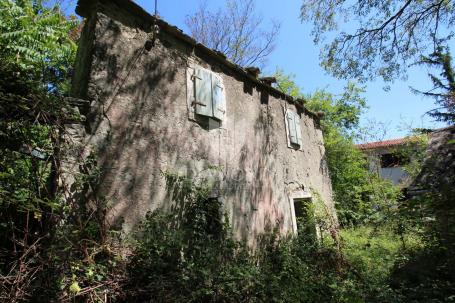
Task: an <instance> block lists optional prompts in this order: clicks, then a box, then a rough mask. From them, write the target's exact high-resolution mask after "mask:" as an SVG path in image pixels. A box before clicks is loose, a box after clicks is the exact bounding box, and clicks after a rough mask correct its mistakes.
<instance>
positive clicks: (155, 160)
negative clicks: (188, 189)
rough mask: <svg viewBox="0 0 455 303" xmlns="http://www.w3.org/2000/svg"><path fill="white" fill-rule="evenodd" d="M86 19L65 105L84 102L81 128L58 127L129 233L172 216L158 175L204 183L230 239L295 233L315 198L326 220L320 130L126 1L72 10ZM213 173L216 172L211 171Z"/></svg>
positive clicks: (249, 76) (300, 111) (277, 96)
mask: <svg viewBox="0 0 455 303" xmlns="http://www.w3.org/2000/svg"><path fill="white" fill-rule="evenodd" d="M76 11H77V13H78V14H79V15H81V16H83V17H84V18H86V19H85V27H84V29H83V31H82V36H81V39H80V42H79V49H78V55H77V60H76V67H75V73H74V78H73V87H72V95H73V97H75V98H79V99H84V100H88V101H89V102H90V109H88V112H87V113H86V116H87V123H86V125H84V126H80V125H76V124H73V125H67V130H68V132H69V134H70V135H69V138H68V140H71V144H72V145H71V148H70V150H69V151H68V154H67V157H68V158H67V161H66V163H65V164H64V169H65V171H66V180H65V182H67V183H71V182H72V181H71V180H72V179H74V174H75V173H77V171H78V170H79V166H78V164H77V162H76V161H71V159H86V158H87V157H88V155H89V154H94V155H95V159H96V162H97V164H98V166H99V167H100V168H101V171H102V174H101V176H100V186H99V188H98V189H97V190H96V191H97V195H98V196H102V197H106V200H107V203H108V205H111V208H110V210H109V213H108V217H109V220H110V222H111V223H113V224H116V223H117V224H120V223H122V226H123V229H124V230H125V231H129V230H131V229H132V228H134V226H135V225H136V224H137V223H138V222H139V221H140V220H141V219H143V218H144V215H145V213H146V212H147V211H149V210H153V209H158V208H161V209H165V210H169V211H172V210H171V208H172V204H171V203H170V200H171V197H170V193H169V191H168V190H167V188H166V184H165V180H164V178H163V177H162V175H161V172H162V171H174V172H178V173H180V174H185V175H187V176H189V177H204V178H208V179H209V180H210V181H211V182H213V183H214V184H215V189H214V191H213V198H215V199H218V200H219V201H221V202H222V205H223V210H224V211H225V212H226V213H227V214H228V216H229V219H230V222H231V225H232V228H233V231H234V233H235V235H236V237H238V238H243V239H248V240H249V241H250V243H251V242H254V239H256V236H257V235H258V234H260V233H262V232H263V231H265V230H267V229H271V228H275V227H276V228H278V230H279V231H280V232H281V233H283V234H286V233H290V232H293V231H296V230H297V221H298V220H297V219H296V212H297V215H298V213H305V212H303V211H300V210H301V209H302V203H303V204H305V203H311V202H312V199H313V200H314V199H315V193H317V196H318V197H319V196H320V197H321V198H322V200H323V201H324V203H325V204H326V207H325V208H326V209H328V210H329V211H330V213H331V216H333V217H334V218H335V222H336V214H335V211H334V205H333V202H332V189H331V184H330V178H329V174H328V170H327V165H326V161H325V149H324V144H323V137H322V131H321V128H320V125H319V118H318V116H317V115H315V114H314V113H312V112H310V111H309V110H307V109H306V108H305V107H304V106H303V102H302V101H301V100H294V99H293V98H292V97H290V96H288V95H286V94H283V93H282V92H280V91H278V90H277V89H275V88H273V87H272V86H271V85H270V80H271V79H270V78H262V79H261V78H257V73H255V72H251V70H252V69H242V68H241V67H239V66H237V65H235V64H233V63H231V62H229V61H228V60H226V58H225V57H224V56H223V55H222V54H221V53H219V52H216V51H213V50H211V49H208V48H207V47H205V46H204V45H201V44H199V43H197V42H196V41H195V40H193V39H192V38H190V37H189V36H187V35H185V34H183V33H182V32H181V31H180V30H179V29H178V28H176V27H173V26H171V25H169V24H167V23H166V22H164V21H162V20H160V19H155V18H154V17H153V16H151V15H149V14H148V13H146V12H145V11H144V10H142V9H141V8H140V7H139V6H137V5H136V4H135V3H134V2H132V1H127V0H123V1H121V0H113V1H108V0H99V1H94V0H91V1H88V0H80V1H79V2H78V6H77V10H76ZM213 166H216V167H217V168H218V169H216V170H215V171H213V170H211V169H210V168H211V167H213Z"/></svg>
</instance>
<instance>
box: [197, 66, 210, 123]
mask: <svg viewBox="0 0 455 303" xmlns="http://www.w3.org/2000/svg"><path fill="white" fill-rule="evenodd" d="M193 79H194V86H195V100H194V106H195V110H196V114H199V115H204V116H209V117H211V116H212V114H213V111H212V80H211V74H210V72H209V71H206V70H204V69H201V68H197V69H196V70H195V73H194V77H193Z"/></svg>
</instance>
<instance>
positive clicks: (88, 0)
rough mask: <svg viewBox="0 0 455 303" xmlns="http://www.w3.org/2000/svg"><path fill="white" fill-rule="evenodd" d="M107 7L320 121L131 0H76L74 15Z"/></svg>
mask: <svg viewBox="0 0 455 303" xmlns="http://www.w3.org/2000/svg"><path fill="white" fill-rule="evenodd" d="M107 5H111V6H116V7H118V8H120V9H123V10H125V11H126V12H127V13H128V14H129V15H131V16H132V17H134V18H137V19H140V20H141V22H138V23H137V24H136V26H137V27H140V28H142V29H143V30H144V31H146V32H151V31H152V26H153V25H155V24H156V25H158V26H159V28H160V29H161V30H163V31H165V32H166V33H168V34H170V35H172V36H173V37H175V38H176V39H179V40H181V41H184V42H185V43H188V44H190V45H191V46H192V47H194V48H195V49H197V50H199V51H201V52H202V53H204V54H205V55H208V56H209V57H210V58H212V59H214V60H215V61H216V62H218V63H220V64H222V65H224V66H225V67H227V68H229V69H230V70H232V71H234V72H235V73H237V74H238V75H240V76H242V77H243V78H244V79H245V80H248V81H249V82H252V83H254V84H255V85H256V86H257V87H259V88H260V89H262V90H265V91H267V92H269V93H270V94H272V95H274V96H277V97H279V98H281V99H283V100H285V101H287V102H289V103H292V104H294V105H295V106H296V107H298V108H300V109H301V110H303V111H304V112H305V113H307V114H309V115H310V116H312V118H313V119H316V120H317V121H320V119H321V116H320V115H318V113H315V112H313V111H311V110H309V109H308V108H306V107H305V106H304V103H305V102H306V100H304V99H303V98H294V97H292V96H290V95H288V94H285V93H283V92H282V91H280V90H278V89H277V88H275V87H273V86H270V85H268V84H266V83H263V82H262V81H260V80H259V79H257V78H255V77H253V76H252V75H251V74H249V73H248V72H247V71H246V70H245V69H243V68H242V67H241V66H239V65H237V64H235V63H233V62H231V61H229V60H228V59H227V58H226V56H225V55H224V54H222V53H220V52H219V51H216V50H213V49H210V48H208V47H207V46H205V45H203V44H201V43H199V42H197V41H196V40H195V39H193V38H192V37H190V36H188V35H187V34H185V33H184V32H183V31H182V30H181V29H179V28H178V27H176V26H173V25H171V24H169V23H167V22H166V21H164V20H162V19H159V18H156V17H155V16H152V15H150V14H149V13H148V12H146V11H145V10H144V9H143V8H142V7H141V6H139V5H138V4H136V3H134V2H133V1H131V0H78V2H77V6H76V13H77V14H78V15H80V16H82V17H84V18H88V17H89V16H90V15H91V13H92V12H93V11H103V7H105V6H107Z"/></svg>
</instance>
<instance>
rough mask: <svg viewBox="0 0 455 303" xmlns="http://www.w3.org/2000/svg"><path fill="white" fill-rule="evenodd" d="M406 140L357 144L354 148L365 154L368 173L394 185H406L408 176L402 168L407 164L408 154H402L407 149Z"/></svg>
mask: <svg viewBox="0 0 455 303" xmlns="http://www.w3.org/2000/svg"><path fill="white" fill-rule="evenodd" d="M406 143H407V141H406V138H399V139H392V140H385V141H377V142H370V143H364V144H357V145H356V147H357V148H358V149H360V150H361V151H362V152H364V153H365V155H366V157H367V160H368V163H369V169H370V171H375V172H377V173H378V175H379V176H380V177H381V178H383V179H387V180H390V181H392V182H393V184H395V185H399V186H405V185H406V184H408V182H409V180H408V174H407V173H406V171H405V170H404V169H403V166H404V165H406V164H408V163H409V161H410V159H409V156H408V155H409V153H403V152H402V151H403V149H405V148H408V145H407V144H406Z"/></svg>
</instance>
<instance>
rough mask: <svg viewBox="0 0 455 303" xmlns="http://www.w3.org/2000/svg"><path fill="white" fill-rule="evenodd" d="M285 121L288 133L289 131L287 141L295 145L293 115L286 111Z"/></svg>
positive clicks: (295, 136)
mask: <svg viewBox="0 0 455 303" xmlns="http://www.w3.org/2000/svg"><path fill="white" fill-rule="evenodd" d="M286 116H287V117H286V119H287V122H288V131H289V141H290V142H291V144H297V134H296V133H295V123H294V113H293V112H291V111H288V112H287V114H286Z"/></svg>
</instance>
